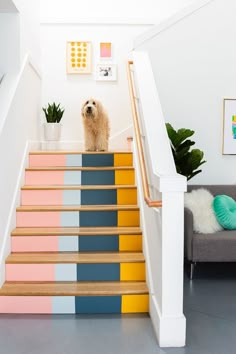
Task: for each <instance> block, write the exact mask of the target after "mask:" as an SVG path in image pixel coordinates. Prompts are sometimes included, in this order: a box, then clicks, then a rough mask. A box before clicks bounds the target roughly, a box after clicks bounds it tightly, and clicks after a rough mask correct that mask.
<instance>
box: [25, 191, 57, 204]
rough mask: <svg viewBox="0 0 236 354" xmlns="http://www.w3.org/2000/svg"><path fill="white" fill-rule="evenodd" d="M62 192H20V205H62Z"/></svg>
mask: <svg viewBox="0 0 236 354" xmlns="http://www.w3.org/2000/svg"><path fill="white" fill-rule="evenodd" d="M62 204H63V191H62V190H22V191H21V205H62Z"/></svg>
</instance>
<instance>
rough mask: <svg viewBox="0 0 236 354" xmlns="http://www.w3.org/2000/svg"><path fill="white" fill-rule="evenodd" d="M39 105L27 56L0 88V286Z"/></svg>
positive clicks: (38, 91)
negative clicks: (18, 68) (18, 69)
mask: <svg viewBox="0 0 236 354" xmlns="http://www.w3.org/2000/svg"><path fill="white" fill-rule="evenodd" d="M40 102H41V79H40V74H39V72H38V70H37V69H36V68H35V67H34V65H33V64H32V62H31V61H30V59H29V56H26V57H25V60H24V61H23V64H22V67H21V69H20V71H19V72H18V73H15V74H14V73H12V74H8V75H6V77H5V78H4V80H3V82H2V85H1V86H0V104H1V111H0V160H1V174H0V195H1V199H0V214H1V218H0V286H1V285H2V283H3V282H4V280H5V258H6V256H7V255H8V253H9V252H10V242H11V237H10V233H11V231H12V229H14V227H15V226H16V217H15V211H16V207H17V206H19V204H20V187H21V186H22V185H23V180H24V171H25V167H26V164H27V162H28V161H27V159H28V152H29V149H30V144H31V141H35V140H38V137H39V112H40Z"/></svg>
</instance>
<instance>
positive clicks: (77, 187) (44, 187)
mask: <svg viewBox="0 0 236 354" xmlns="http://www.w3.org/2000/svg"><path fill="white" fill-rule="evenodd" d="M52 189H53V190H57V189H62V190H74V189H75V190H97V189H101V190H104V189H137V187H136V186H134V185H133V184H132V185H128V184H124V185H122V184H121V185H115V184H114V185H112V184H108V185H103V184H98V185H64V184H63V185H38V186H36V185H25V186H23V187H21V190H52Z"/></svg>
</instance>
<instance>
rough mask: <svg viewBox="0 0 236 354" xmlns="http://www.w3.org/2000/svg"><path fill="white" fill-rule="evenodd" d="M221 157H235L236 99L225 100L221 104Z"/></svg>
mask: <svg viewBox="0 0 236 354" xmlns="http://www.w3.org/2000/svg"><path fill="white" fill-rule="evenodd" d="M222 150H223V151H222V153H223V155H236V99H235V98H225V99H224V104H223V149H222Z"/></svg>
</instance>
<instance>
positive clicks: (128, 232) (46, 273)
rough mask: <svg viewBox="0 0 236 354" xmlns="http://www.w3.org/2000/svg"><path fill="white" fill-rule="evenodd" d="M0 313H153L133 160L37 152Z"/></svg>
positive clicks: (24, 193) (20, 210)
mask: <svg viewBox="0 0 236 354" xmlns="http://www.w3.org/2000/svg"><path fill="white" fill-rule="evenodd" d="M11 244H12V253H11V254H10V255H9V256H8V258H7V259H6V282H5V283H4V284H3V287H2V288H1V289H0V313H42V314H43V313H55V314H56V313H60V314H62V313H68V314H69V313H77V314H82V313H136V312H148V311H149V305H148V298H149V295H148V288H147V285H146V282H145V259H144V256H143V253H142V235H141V230H140V221H139V208H138V206H137V189H136V187H135V177H134V168H133V163H132V153H130V152H117V153H111V152H104V153H100V152H99V153H84V152H83V153H79V152H32V153H30V155H29V168H27V169H26V171H25V185H24V186H23V187H22V190H21V206H20V207H18V208H17V210H16V229H15V230H13V231H12V234H11Z"/></svg>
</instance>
